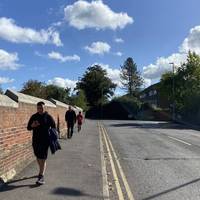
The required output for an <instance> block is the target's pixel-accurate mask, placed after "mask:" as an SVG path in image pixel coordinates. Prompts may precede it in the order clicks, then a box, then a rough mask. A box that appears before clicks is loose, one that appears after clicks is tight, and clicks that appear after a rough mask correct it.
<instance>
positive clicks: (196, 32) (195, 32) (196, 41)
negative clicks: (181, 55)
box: [180, 26, 200, 55]
mask: <svg viewBox="0 0 200 200" xmlns="http://www.w3.org/2000/svg"><path fill="white" fill-rule="evenodd" d="M189 50H191V51H195V52H196V53H197V54H199V55H200V26H196V27H194V28H192V29H191V30H190V33H189V35H188V37H187V38H185V40H184V41H183V43H182V45H181V47H180V52H186V53H187V52H188V51H189Z"/></svg>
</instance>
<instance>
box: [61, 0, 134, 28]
mask: <svg viewBox="0 0 200 200" xmlns="http://www.w3.org/2000/svg"><path fill="white" fill-rule="evenodd" d="M64 12H65V20H66V21H68V22H69V24H70V25H71V26H73V27H75V28H77V29H79V30H81V29H85V28H96V29H97V30H99V29H112V30H115V29H117V28H120V29H123V28H124V27H125V26H126V25H127V24H132V23H133V19H132V17H129V16H128V14H127V13H123V12H120V13H116V12H114V11H112V10H111V9H110V8H109V7H108V6H107V5H105V4H104V3H103V1H101V0H96V1H92V2H87V1H84V0H79V1H76V2H75V3H74V4H73V5H68V6H67V7H66V8H65V9H64Z"/></svg>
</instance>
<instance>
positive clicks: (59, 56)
mask: <svg viewBox="0 0 200 200" xmlns="http://www.w3.org/2000/svg"><path fill="white" fill-rule="evenodd" d="M48 57H49V58H50V59H54V60H58V61H60V62H67V61H80V57H79V56H77V55H76V54H74V55H73V56H63V55H62V54H60V53H58V52H55V51H52V52H51V53H48Z"/></svg>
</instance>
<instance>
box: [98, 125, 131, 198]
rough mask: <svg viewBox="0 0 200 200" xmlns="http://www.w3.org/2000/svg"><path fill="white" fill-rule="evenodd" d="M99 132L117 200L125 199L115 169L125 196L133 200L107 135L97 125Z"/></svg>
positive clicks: (103, 129)
mask: <svg viewBox="0 0 200 200" xmlns="http://www.w3.org/2000/svg"><path fill="white" fill-rule="evenodd" d="M99 131H100V134H101V135H102V136H103V139H104V142H105V146H106V149H107V152H108V156H109V161H110V165H111V169H112V173H113V177H114V180H115V186H116V190H117V194H118V198H119V200H124V199H125V198H124V194H123V191H122V186H121V184H120V181H119V175H118V173H117V169H118V171H119V174H120V176H121V179H122V183H123V185H124V188H125V190H126V194H127V197H128V199H129V200H134V197H133V194H132V192H131V189H130V186H129V184H128V181H127V179H126V176H125V174H124V171H123V169H122V166H121V164H120V162H119V159H118V158H117V155H116V153H115V150H114V147H113V145H112V143H111V141H110V138H109V136H108V133H107V131H106V129H105V128H104V126H103V125H101V124H99ZM100 138H101V139H102V137H100Z"/></svg>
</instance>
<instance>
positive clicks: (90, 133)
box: [0, 120, 103, 200]
mask: <svg viewBox="0 0 200 200" xmlns="http://www.w3.org/2000/svg"><path fill="white" fill-rule="evenodd" d="M60 142H61V145H62V150H61V151H59V152H57V153H56V154H55V155H50V152H49V159H48V163H47V164H48V166H47V171H46V176H45V181H46V184H45V185H43V186H39V187H38V186H36V185H35V181H36V177H34V176H35V175H37V174H38V170H37V165H36V162H33V163H32V164H31V165H29V166H28V167H27V168H26V169H25V170H23V171H22V173H21V174H19V175H18V176H17V177H15V179H14V180H13V181H12V182H10V183H8V184H7V185H5V186H3V187H2V188H0V199H1V200H32V199H34V200H62V199H69V200H70V199H81V200H86V199H87V200H89V199H103V197H102V174H101V157H100V145H99V133H98V128H97V123H96V121H90V120H86V121H85V124H84V125H83V129H82V131H81V132H80V133H77V131H75V133H74V136H73V138H72V139H71V140H60Z"/></svg>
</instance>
